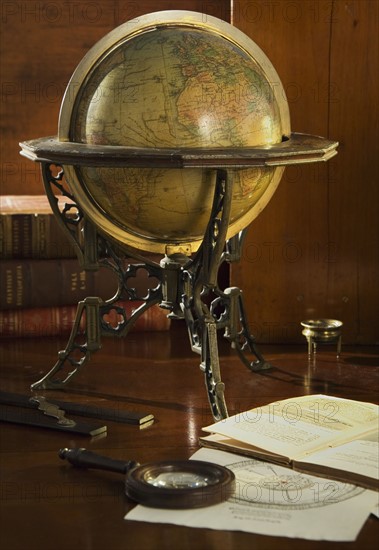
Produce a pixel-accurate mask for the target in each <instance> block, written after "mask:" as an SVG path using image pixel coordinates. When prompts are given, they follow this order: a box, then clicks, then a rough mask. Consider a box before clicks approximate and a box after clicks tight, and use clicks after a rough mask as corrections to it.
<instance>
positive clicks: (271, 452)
mask: <svg viewBox="0 0 379 550" xmlns="http://www.w3.org/2000/svg"><path fill="white" fill-rule="evenodd" d="M378 413H379V407H378V405H374V404H373V403H365V402H362V401H353V400H350V399H342V398H338V397H329V396H326V395H306V396H302V397H295V398H291V399H286V400H283V401H276V402H274V403H270V404H269V405H265V406H263V407H257V408H255V409H251V410H249V411H245V412H241V413H238V414H236V415H234V416H231V417H229V418H226V419H224V420H221V421H220V422H216V423H215V424H212V425H210V426H207V427H205V428H203V430H204V431H206V432H210V433H211V435H208V436H204V437H200V444H201V445H203V446H204V447H212V448H216V449H221V450H225V451H229V452H230V451H232V452H236V453H238V454H245V455H247V456H251V457H255V458H259V459H263V460H267V461H271V462H276V463H277V464H281V465H283V466H288V467H291V468H293V469H294V470H298V471H301V472H306V473H309V474H313V475H319V476H321V477H329V478H331V479H337V480H339V481H345V482H348V483H355V484H356V485H361V486H363V487H367V488H370V489H377V490H379V437H378V432H379V414H378Z"/></svg>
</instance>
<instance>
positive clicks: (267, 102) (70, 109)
mask: <svg viewBox="0 0 379 550" xmlns="http://www.w3.org/2000/svg"><path fill="white" fill-rule="evenodd" d="M162 13H169V12H162ZM178 13H182V14H183V13H185V14H186V13H188V12H178ZM159 20H161V19H159ZM144 21H145V20H144V17H141V18H139V20H138V22H137V21H136V22H135V23H134V24H133V23H132V24H130V23H129V25H128V24H125V25H123V26H121V27H119V28H118V30H117V29H116V31H118V32H117V33H116V34H114V33H115V31H113V37H118V40H115V41H114V42H113V41H112V33H111V34H110V35H109V36H110V39H109V38H108V40H107V41H105V42H104V41H103V43H102V44H100V47H97V48H96V47H94V49H93V51H92V52H91V51H90V53H89V54H88V55H87V58H84V59H85V60H84V66H83V67H81V68H80V67H79V70H77V72H76V73H74V76H73V79H72V81H71V82H70V84H69V87H68V90H67V92H66V96H65V98H64V102H63V107H62V110H61V119H60V139H61V140H69V141H72V142H80V143H88V144H92V145H97V146H99V147H101V146H106V145H118V146H128V147H132V148H139V147H147V148H172V149H175V148H176V149H177V148H183V147H184V148H199V147H201V148H243V147H247V146H266V145H271V144H277V143H280V142H281V141H282V138H283V136H284V135H289V133H290V128H289V116H288V107H287V101H286V99H285V95H284V91H283V88H282V86H281V83H280V80H279V77H277V75H276V73H275V71H274V69H273V68H272V65H270V64H269V62H268V60H267V58H266V57H265V56H264V54H263V52H261V50H260V49H259V48H258V47H257V46H256V45H255V44H254V43H253V42H252V41H251V40H250V39H248V38H247V37H246V36H245V35H243V34H242V33H241V32H240V31H237V29H235V28H234V27H232V26H231V25H228V24H227V23H225V22H221V21H219V20H216V19H215V18H209V19H208V20H207V24H205V23H204V21H203V19H201V18H200V17H195V18H194V21H193V20H191V24H189V23H188V16H184V17H183V18H182V20H180V21H179V22H178V21H171V23H170V24H167V22H166V24H164V23H165V21H164V20H163V23H161V24H157V23H155V24H154V25H152V24H151V18H150V19H149V18H147V19H146V22H145V23H144ZM236 37H237V39H236ZM241 37H242V38H243V40H242V44H241V41H239V40H238V39H241ZM89 60H90V61H89ZM267 67H269V69H270V74H269V75H268V74H267V72H268V71H267ZM272 75H275V79H276V81H275V82H272V78H273V77H272ZM79 77H80V82H79V83H78V79H79ZM74 86H76V90H75V93H74V92H72V90H73V87H74ZM73 94H74V97H73ZM283 170H284V168H282V167H249V168H238V169H237V168H230V169H228V178H231V179H232V181H233V199H232V208H231V218H230V224H229V231H228V237H231V236H232V235H234V234H236V233H237V232H239V231H240V230H241V229H243V228H244V227H246V226H247V225H248V224H249V223H250V222H251V221H252V220H253V219H254V218H255V217H256V216H257V215H258V214H259V213H260V211H261V210H262V209H263V208H264V206H265V205H266V204H267V203H268V201H269V200H270V198H271V197H272V195H273V193H274V191H275V190H276V188H277V185H278V183H279V181H280V178H281V176H282V172H283ZM68 176H69V178H68V179H69V180H70V184H72V185H73V188H74V189H75V190H76V191H78V190H80V192H79V193H78V199H79V200H78V202H79V203H80V202H81V201H82V203H83V204H82V206H83V209H84V210H85V211H86V210H87V209H88V212H87V213H88V215H89V217H92V218H93V217H95V218H96V220H94V221H95V222H96V224H97V225H98V226H100V229H102V230H103V231H104V232H105V233H107V234H108V235H109V236H110V237H114V238H116V239H117V240H118V241H121V242H123V244H125V245H128V246H132V247H137V248H140V249H142V250H146V251H151V252H159V253H165V252H166V251H167V246H168V245H169V246H170V247H174V249H175V247H178V250H180V249H186V250H187V253H188V254H190V253H192V252H194V251H196V249H197V248H198V247H199V245H200V244H201V242H202V239H203V235H204V231H205V229H206V226H207V223H208V221H209V216H210V211H211V206H212V201H213V195H214V189H215V182H216V169H213V168H201V167H200V168H186V169H176V168H172V169H171V168H169V169H167V168H160V167H155V166H151V167H145V168H133V167H121V168H119V167H117V168H116V167H99V166H88V167H70V168H69V170H68ZM87 199H88V200H87ZM88 205H90V206H88ZM87 207H88V208H87ZM94 213H95V214H94ZM102 220H103V221H102Z"/></svg>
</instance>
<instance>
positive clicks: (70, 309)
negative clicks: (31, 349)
mask: <svg viewBox="0 0 379 550" xmlns="http://www.w3.org/2000/svg"><path fill="white" fill-rule="evenodd" d="M142 303H143V302H119V303H118V304H117V305H121V306H122V307H124V308H125V312H126V315H127V317H128V318H129V317H130V316H131V315H132V313H133V311H134V310H135V309H137V307H139V306H140V305H141V304H142ZM76 310H77V306H62V307H47V308H30V309H16V310H6V311H0V338H20V337H41V336H68V335H69V334H70V333H71V330H72V327H73V325H74V322H75V315H76ZM119 320H120V317H119V315H118V314H117V312H116V311H115V310H111V311H110V312H109V314H108V315H107V319H106V321H107V322H108V323H109V324H110V325H111V326H113V327H114V326H117V322H118V321H119ZM169 328H170V319H169V318H168V317H167V311H165V310H163V309H161V308H160V307H159V306H157V305H154V306H152V307H150V308H149V309H147V310H146V311H145V312H144V313H143V314H142V315H141V316H140V317H139V318H138V319H137V320H136V322H135V323H134V325H133V327H132V328H131V331H138V332H149V331H165V330H168V329H169ZM84 330H85V318H84V317H82V320H81V331H82V332H84Z"/></svg>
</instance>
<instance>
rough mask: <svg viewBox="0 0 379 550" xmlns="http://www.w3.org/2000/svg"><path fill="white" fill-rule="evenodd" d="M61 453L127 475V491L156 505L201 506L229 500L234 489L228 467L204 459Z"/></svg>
mask: <svg viewBox="0 0 379 550" xmlns="http://www.w3.org/2000/svg"><path fill="white" fill-rule="evenodd" d="M59 456H60V458H62V459H63V460H67V461H68V462H70V463H71V464H72V465H73V466H77V467H80V468H94V469H98V470H108V471H111V472H117V473H119V474H124V475H125V493H126V496H128V497H129V498H131V499H132V500H134V501H136V502H139V503H140V504H143V505H144V506H151V507H154V508H177V509H181V508H200V507H203V506H211V505H213V504H219V503H220V502H223V501H224V500H227V499H228V498H229V497H230V496H231V495H232V494H233V491H234V488H235V476H234V474H233V472H231V471H230V470H229V469H228V468H225V467H224V466H220V465H218V464H212V463H211V462H204V461H201V460H178V461H175V460H174V461H160V462H151V463H148V464H142V465H140V464H139V463H138V462H135V461H134V460H129V461H127V462H123V461H122V460H115V459H112V458H108V457H105V456H101V455H98V454H96V453H93V452H92V451H87V450H86V449H83V448H78V449H67V448H66V449H61V450H60V451H59Z"/></svg>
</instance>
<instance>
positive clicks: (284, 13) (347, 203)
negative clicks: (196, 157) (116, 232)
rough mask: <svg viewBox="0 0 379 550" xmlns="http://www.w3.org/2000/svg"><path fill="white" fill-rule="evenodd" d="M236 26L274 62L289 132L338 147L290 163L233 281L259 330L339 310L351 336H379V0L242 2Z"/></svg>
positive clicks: (369, 339) (281, 330)
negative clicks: (321, 160) (318, 160)
mask: <svg viewBox="0 0 379 550" xmlns="http://www.w3.org/2000/svg"><path fill="white" fill-rule="evenodd" d="M233 22H234V24H235V25H236V26H238V27H239V28H241V29H242V30H243V31H244V32H245V33H246V34H248V35H249V36H250V37H251V38H252V39H253V40H254V41H255V42H257V43H258V45H259V46H260V47H261V48H262V49H263V50H264V51H265V53H266V54H267V55H268V57H269V58H270V59H271V61H272V62H273V64H274V66H275V67H276V69H277V71H278V73H279V76H280V78H281V80H282V82H283V84H284V87H285V89H286V91H287V95H288V101H289V107H290V111H291V120H292V129H293V131H300V132H309V133H315V134H319V135H323V136H326V137H329V138H331V139H335V140H337V141H339V142H340V147H339V155H338V156H337V157H336V158H334V159H332V160H331V161H329V163H327V164H326V165H319V164H315V165H309V166H301V167H297V168H296V167H293V168H287V169H286V173H285V176H284V178H283V180H282V182H281V184H280V186H279V189H278V191H277V192H276V194H275V195H274V198H273V199H272V200H271V202H270V203H269V205H268V206H267V207H266V209H265V210H264V211H263V213H262V214H261V215H260V216H259V217H258V218H257V219H256V220H255V221H254V222H253V223H252V225H251V227H250V228H249V232H248V235H247V238H246V242H245V247H244V251H243V261H242V262H241V264H240V265H236V266H233V268H232V283H233V284H235V285H237V286H240V287H241V288H243V290H244V295H245V300H246V302H247V309H248V311H249V321H250V324H251V327H252V330H253V331H254V332H255V334H256V336H257V339H258V341H261V342H296V341H300V342H301V341H302V340H303V337H302V336H301V330H300V321H301V320H302V319H306V318H312V317H336V318H339V319H341V320H342V321H344V323H345V327H344V333H343V336H344V341H345V342H354V343H378V342H379V335H378V324H379V323H378V321H379V319H378V315H379V314H378V311H379V298H378V286H379V285H378V284H377V278H378V265H379V262H378V239H379V230H378V206H379V204H378V173H377V172H378V152H377V147H378V146H377V137H378V135H377V129H378V111H377V97H378V76H377V75H378V72H377V67H378V60H377V55H378V54H377V52H378V45H377V37H378V2H376V1H371V0H368V1H365V0H359V1H342V0H335V1H333V2H332V1H324V0H320V1H313V0H307V1H305V2H303V1H300V0H298V1H293V0H291V1H287V0H283V1H281V2H276V1H274V0H273V1H270V0H263V1H260V0H257V1H254V2H249V1H244V0H235V2H234V12H233ZM375 98H376V99H375Z"/></svg>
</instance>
